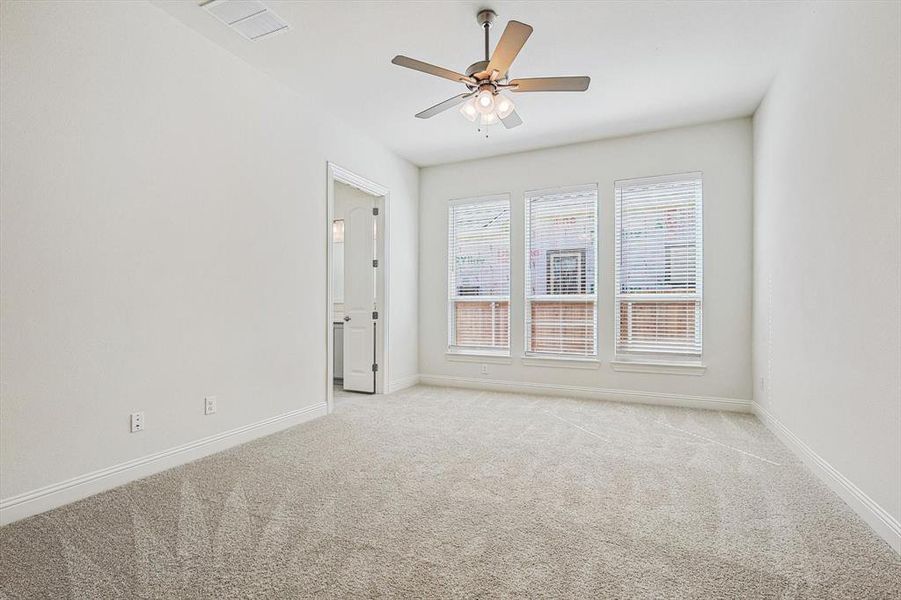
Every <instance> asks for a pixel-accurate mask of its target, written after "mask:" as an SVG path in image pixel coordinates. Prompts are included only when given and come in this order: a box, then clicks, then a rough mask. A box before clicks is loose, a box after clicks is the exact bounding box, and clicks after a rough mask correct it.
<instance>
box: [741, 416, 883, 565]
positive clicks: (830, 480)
mask: <svg viewBox="0 0 901 600" xmlns="http://www.w3.org/2000/svg"><path fill="white" fill-rule="evenodd" d="M752 406H753V409H754V414H756V415H757V418H759V419H760V420H761V421H762V422H763V424H764V425H766V427H767V429H769V430H770V431H772V432H773V434H774V435H775V436H776V437H778V438H779V439H780V440H782V443H783V444H785V445H786V446H788V447H789V449H791V451H792V452H794V453H795V454H796V455H797V456H798V457H799V458H800V459H801V460H802V461H804V464H806V465H807V466H808V467H809V468H810V470H812V471H813V472H814V473H815V474H816V475H817V477H819V478H820V479H821V480H822V481H823V482H824V483H825V484H826V485H828V486H829V488H830V489H831V490H832V491H834V492H835V493H836V494H838V495H839V497H840V498H841V499H842V500H844V501H845V503H846V504H848V506H850V507H851V509H852V510H853V511H854V512H856V513H857V514H858V515H860V517H861V518H862V519H863V520H864V521H866V522H867V524H868V525H869V526H870V527H872V528H873V530H874V531H875V532H876V533H877V534H879V537H881V538H882V539H884V540H885V541H886V542H888V544H889V546H891V547H892V548H894V549H895V551H896V552H898V553H901V523H899V522H898V520H897V519H895V518H894V517H892V515H890V514H889V513H888V512H887V511H886V510H885V509H884V508H882V507H881V506H879V504H877V503H876V501H874V500H873V499H872V498H870V497H869V496H868V495H867V494H866V493H865V492H864V491H863V490H861V489H860V488H859V487H857V486H856V485H854V483H853V482H852V481H851V480H850V479H848V478H847V477H845V476H844V475H842V474H841V473H840V472H839V471H838V470H837V469H836V468H835V467H833V466H832V465H830V464H829V463H828V462H827V461H826V460H825V459H824V458H823V457H822V456H820V455H819V454H817V453H816V452H815V451H814V450H813V448H811V447H810V446H808V445H807V444H805V443H804V442H803V441H802V440H801V438H799V437H798V436H796V435H795V434H794V433H792V431H791V430H790V429H789V428H788V427H786V426H785V425H783V424H782V423H781V422H780V421H779V419H777V418H776V417H775V416H773V415H772V414H771V413H770V412H769V411H767V410H766V409H765V408H763V407H762V406H760V405H759V404H757V403H756V402H752Z"/></svg>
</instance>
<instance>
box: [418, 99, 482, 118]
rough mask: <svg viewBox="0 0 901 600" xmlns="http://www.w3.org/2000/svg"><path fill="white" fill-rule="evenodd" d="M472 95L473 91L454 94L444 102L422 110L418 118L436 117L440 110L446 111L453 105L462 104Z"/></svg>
mask: <svg viewBox="0 0 901 600" xmlns="http://www.w3.org/2000/svg"><path fill="white" fill-rule="evenodd" d="M470 96H472V93H469V94H460V95H459V96H454V97H453V98H448V99H447V100H445V101H444V102H439V103H438V104H436V105H435V106H433V107H431V108H427V109H425V110H424V111H422V112H421V113H418V114H417V115H416V118H417V119H429V118H431V117H434V116H435V115H437V114H438V113H440V112H444V111H446V110H447V109H449V108H453V107H455V106H457V105H458V104H460V103H461V102H463V101H464V100H466V99H467V98H469V97H470Z"/></svg>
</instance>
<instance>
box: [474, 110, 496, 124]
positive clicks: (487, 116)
mask: <svg viewBox="0 0 901 600" xmlns="http://www.w3.org/2000/svg"><path fill="white" fill-rule="evenodd" d="M498 120H499V119H498V118H497V113H495V112H490V113H482V114H481V115H479V123H480V124H481V125H494V124H495V123H497V122H498Z"/></svg>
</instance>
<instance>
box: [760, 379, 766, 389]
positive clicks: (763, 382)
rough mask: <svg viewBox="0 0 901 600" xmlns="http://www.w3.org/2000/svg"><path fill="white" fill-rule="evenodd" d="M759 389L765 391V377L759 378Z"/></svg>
mask: <svg viewBox="0 0 901 600" xmlns="http://www.w3.org/2000/svg"><path fill="white" fill-rule="evenodd" d="M760 391H761V392H765V391H766V377H761V378H760Z"/></svg>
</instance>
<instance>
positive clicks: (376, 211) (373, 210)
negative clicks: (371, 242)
mask: <svg viewBox="0 0 901 600" xmlns="http://www.w3.org/2000/svg"><path fill="white" fill-rule="evenodd" d="M372 216H373V217H377V216H379V207H378V206H375V207H373V209H372Z"/></svg>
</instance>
